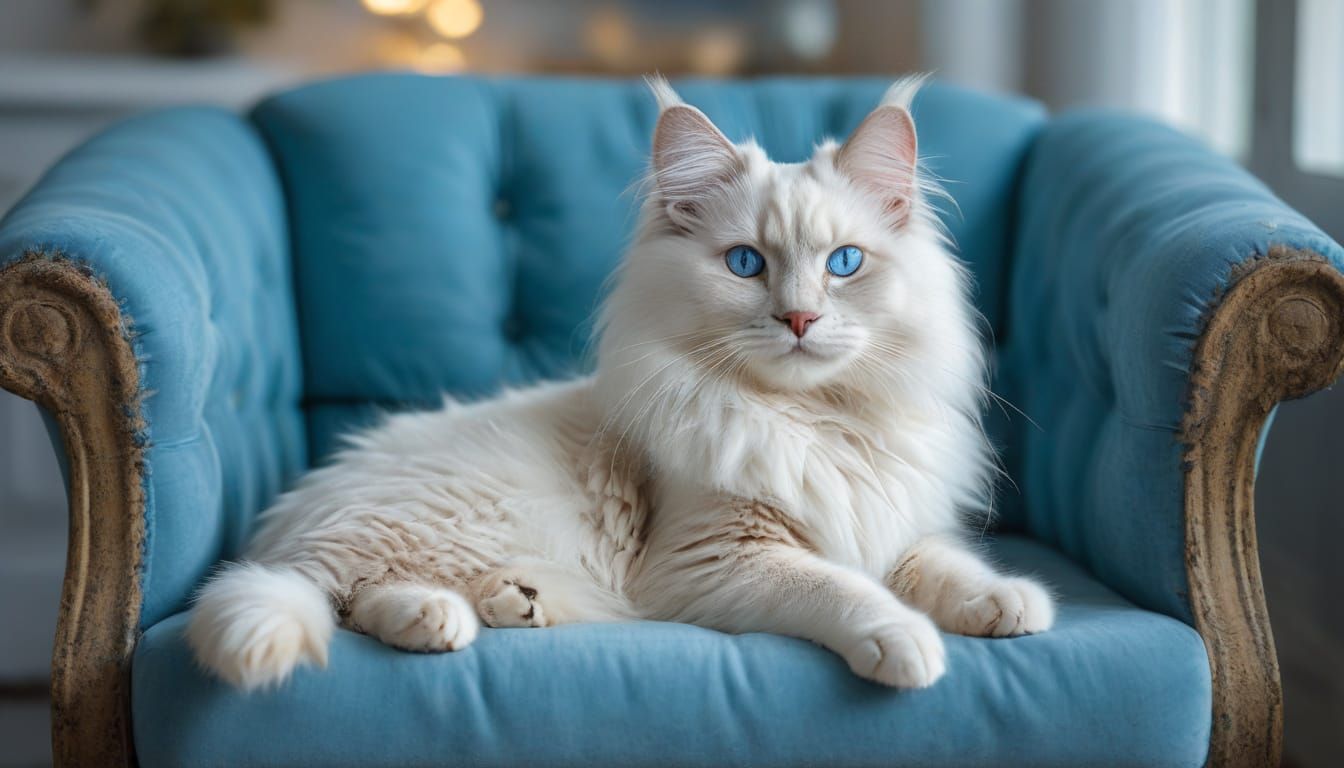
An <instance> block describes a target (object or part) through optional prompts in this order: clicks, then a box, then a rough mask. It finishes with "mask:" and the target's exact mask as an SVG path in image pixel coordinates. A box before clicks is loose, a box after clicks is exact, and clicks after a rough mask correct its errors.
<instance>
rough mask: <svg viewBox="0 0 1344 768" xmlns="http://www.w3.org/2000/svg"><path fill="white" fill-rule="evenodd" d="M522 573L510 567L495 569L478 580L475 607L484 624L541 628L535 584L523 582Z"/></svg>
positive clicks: (542, 617) (543, 612) (541, 611)
mask: <svg viewBox="0 0 1344 768" xmlns="http://www.w3.org/2000/svg"><path fill="white" fill-rule="evenodd" d="M527 581H529V580H527V579H526V577H525V576H524V575H523V574H520V573H517V572H515V571H511V570H502V571H496V572H494V573H491V574H489V575H488V576H486V577H485V579H484V580H483V581H482V582H481V586H480V588H479V590H478V592H479V594H480V599H479V600H478V601H477V602H476V608H477V610H479V611H480V614H481V618H482V619H483V620H484V621H485V623H486V626H490V627H545V626H548V623H549V622H548V621H547V618H546V609H545V608H543V607H542V604H541V595H540V594H539V593H538V592H537V589H536V587H533V586H531V585H530V584H529V583H526V582H527Z"/></svg>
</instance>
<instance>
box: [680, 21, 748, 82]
mask: <svg viewBox="0 0 1344 768" xmlns="http://www.w3.org/2000/svg"><path fill="white" fill-rule="evenodd" d="M746 53H747V51H746V46H745V45H743V43H742V37H741V36H740V35H739V34H738V33H736V32H734V31H733V30H731V29H709V30H706V31H705V32H702V33H701V34H699V35H697V36H696V37H695V38H694V39H693V40H692V41H691V50H690V60H691V61H690V63H691V68H692V69H694V70H695V71H696V72H699V73H700V74H704V75H719V76H722V75H728V74H732V73H733V72H736V71H737V69H738V68H739V67H740V66H741V64H742V60H743V59H744V58H745V57H746Z"/></svg>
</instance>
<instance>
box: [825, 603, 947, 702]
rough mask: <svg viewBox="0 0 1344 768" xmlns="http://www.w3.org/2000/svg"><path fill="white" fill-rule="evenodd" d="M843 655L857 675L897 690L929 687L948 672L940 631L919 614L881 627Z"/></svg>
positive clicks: (901, 618)
mask: <svg viewBox="0 0 1344 768" xmlns="http://www.w3.org/2000/svg"><path fill="white" fill-rule="evenodd" d="M843 656H844V658H845V661H847V662H849V668H850V669H852V670H853V671H854V674H856V675H858V676H859V677H864V678H867V679H869V680H872V681H874V682H878V683H882V684H883V685H890V686H893V687H895V688H926V687H928V686H930V685H933V684H934V682H936V681H937V680H938V678H940V677H942V676H943V672H945V671H947V653H946V651H945V650H944V649H943V638H942V637H940V636H939V635H938V628H937V627H935V626H934V624H933V622H932V621H930V620H929V619H928V617H926V616H924V615H922V614H917V613H911V614H910V615H907V616H901V617H900V618H897V619H895V620H893V621H890V622H887V623H884V624H881V625H879V626H878V627H876V628H875V629H873V630H871V631H869V632H867V633H866V634H865V635H864V637H862V638H861V639H860V640H859V642H858V644H857V645H855V646H854V648H852V649H851V650H850V651H849V652H848V653H845V654H843Z"/></svg>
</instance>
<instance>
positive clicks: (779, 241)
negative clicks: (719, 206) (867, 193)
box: [732, 139, 855, 255]
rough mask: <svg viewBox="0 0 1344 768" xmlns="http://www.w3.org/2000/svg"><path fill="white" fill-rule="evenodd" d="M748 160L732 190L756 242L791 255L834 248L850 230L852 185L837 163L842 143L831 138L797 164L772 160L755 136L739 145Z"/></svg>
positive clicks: (743, 161) (738, 149)
mask: <svg viewBox="0 0 1344 768" xmlns="http://www.w3.org/2000/svg"><path fill="white" fill-rule="evenodd" d="M735 147H736V149H737V151H738V153H739V156H740V157H741V160H742V164H743V172H742V174H741V177H740V185H739V186H738V187H737V188H735V189H733V190H732V196H733V198H734V202H735V203H736V204H737V208H736V209H735V210H736V211H737V214H738V215H740V216H743V217H747V218H749V219H750V220H751V222H752V224H753V225H754V230H755V231H754V232H752V233H751V234H752V242H754V243H756V244H758V246H759V247H762V248H765V249H768V250H771V251H774V252H777V253H780V254H781V255H782V254H787V253H790V252H792V251H794V250H800V251H803V252H817V251H821V250H823V249H828V248H832V247H834V246H835V245H836V244H837V241H838V239H839V238H841V237H843V236H844V235H845V234H846V231H845V230H846V227H845V224H846V221H847V219H848V218H852V217H847V216H846V208H847V206H849V207H850V210H851V211H852V206H853V204H854V203H855V201H854V200H853V199H852V195H851V194H850V193H851V190H850V184H849V182H848V180H846V179H845V178H844V177H843V176H842V175H841V174H840V172H839V170H838V169H837V168H836V161H835V154H836V149H837V144H836V143H835V141H834V140H831V139H827V140H825V141H823V142H822V143H821V144H819V145H818V146H817V148H816V150H815V151H814V153H813V155H812V157H811V158H809V159H808V160H805V161H803V162H798V163H784V162H776V161H774V160H771V159H770V157H769V156H768V155H767V154H766V152H765V150H764V149H762V148H761V147H760V145H758V144H757V143H756V142H755V141H752V140H748V141H746V142H741V143H738V144H736V145H735Z"/></svg>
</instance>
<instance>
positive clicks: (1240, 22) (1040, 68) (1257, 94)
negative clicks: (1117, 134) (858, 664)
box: [0, 0, 1344, 768]
mask: <svg viewBox="0 0 1344 768" xmlns="http://www.w3.org/2000/svg"><path fill="white" fill-rule="evenodd" d="M1340 40H1344V0H885V1H884V0H775V1H773V2H770V1H767V0H682V1H681V2H658V1H657V0H626V1H624V2H619V1H617V0H569V1H552V2H546V1H545V0H0V211H3V210H6V209H7V208H8V207H9V206H10V205H11V204H12V203H13V202H14V201H15V200H16V199H17V198H18V197H19V196H20V195H21V194H22V193H23V192H24V190H26V189H27V188H28V187H29V186H30V185H31V184H32V183H33V182H34V181H35V180H36V178H37V176H38V175H39V174H40V173H41V172H42V170H43V169H44V168H46V167H47V166H49V165H50V164H51V163H52V162H53V161H54V160H56V159H57V157H59V156H60V155H61V154H62V153H63V152H65V151H66V150H67V149H69V148H70V147H71V146H72V145H74V144H75V143H77V142H79V141H80V140H81V139H83V138H85V137H87V136H88V135H90V134H92V133H93V132H95V131H97V130H98V129H99V128H100V127H102V126H104V125H105V124H107V123H108V122H109V121H112V120H115V119H117V118H118V117H120V116H123V115H126V114H128V113H132V112H137V111H140V110H145V109H150V108H154V107H159V106H165V105H170V104H177V103H182V102H195V103H200V102H210V103H217V104H223V105H227V106H230V107H235V108H240V109H241V108H245V107H246V106H247V105H249V104H250V103H252V102H253V101H254V100H256V99H257V98H258V97H259V96H261V95H262V94H265V93H267V92H269V91H273V90H276V89H281V88H284V87H286V86H289V85H292V84H295V83H298V82H300V81H304V80H309V79H312V78H317V77H326V76H331V75H334V74H339V73H345V72H352V71H359V70H369V69H412V70H419V71H422V72H427V73H433V74H440V75H444V76H452V75H456V74H459V73H547V74H557V73H570V74H586V75H602V76H630V75H642V74H644V73H648V72H653V71H655V70H657V71H661V72H663V73H665V74H668V75H671V76H676V75H681V74H696V75H702V76H717V77H735V76H759V75H768V74H776V73H789V74H849V73H865V74H868V73H877V74H884V75H895V74H898V73H903V72H909V71H912V70H930V71H933V72H934V73H935V76H936V77H937V78H939V79H941V80H944V81H950V82H954V83H959V84H963V85H967V86H970V87H974V88H979V89H986V90H994V91H1009V92H1018V93H1023V94H1026V95H1028V96H1031V97H1033V98H1036V99H1039V100H1041V101H1042V102H1044V103H1045V104H1046V105H1048V106H1049V107H1050V108H1051V109H1054V110H1064V109H1070V108H1075V107H1083V106H1112V107H1119V108H1124V109H1132V110H1138V111H1142V112H1146V113H1149V114H1152V115H1154V116H1157V117H1158V118H1160V119H1163V120H1167V121H1169V122H1171V123H1173V124H1175V125H1178V126H1180V127H1181V128H1183V129H1185V130H1188V131H1190V132H1192V133H1195V134H1197V135H1199V136H1201V137H1203V138H1204V139H1205V140H1206V141H1208V142H1209V143H1210V144H1212V145H1213V146H1215V147H1216V148H1218V149H1219V150H1220V151H1222V152H1225V153H1227V154H1230V155H1232V156H1234V157H1235V158H1237V159H1238V160H1239V161H1240V162H1242V163H1243V164H1245V165H1246V166H1247V167H1248V168H1250V169H1251V170H1252V171H1253V172H1254V173H1256V174H1257V175H1259V176H1260V177H1261V178H1262V179H1264V180H1265V181H1266V182H1267V183H1268V184H1269V185H1270V186H1271V187H1273V188H1274V189H1275V191H1276V192H1277V193H1278V194H1279V195H1280V196H1281V197H1283V198H1285V199H1286V200H1287V201H1288V202H1289V203H1290V204H1292V205H1294V206H1296V207H1297V208H1299V209H1300V210H1302V211H1304V212H1305V213H1306V214H1307V215H1308V216H1309V217H1311V218H1312V219H1314V220H1315V221H1316V222H1317V223H1318V224H1319V225H1321V226H1322V227H1323V228H1325V229H1326V230H1327V231H1328V232H1330V233H1331V234H1332V235H1333V236H1334V237H1335V238H1336V239H1339V240H1344V46H1341V45H1340V44H1339V41H1340ZM1340 457H1344V393H1340V392H1337V391H1336V392H1326V393H1322V394H1320V395H1317V396H1315V397H1313V398H1310V399H1308V400H1305V401H1300V402H1295V403H1291V404H1288V405H1287V406H1285V407H1283V408H1282V409H1281V410H1280V412H1279V414H1278V417H1277V422H1276V427H1275V430H1274V431H1273V433H1272V434H1271V435H1270V438H1269V441H1268V445H1267V447H1266V449H1265V452H1264V460H1263V464H1262V468H1261V476H1260V479H1259V482H1258V485H1257V492H1256V495H1257V510H1258V516H1259V530H1260V536H1261V545H1262V546H1261V553H1262V560H1263V567H1264V572H1265V581H1266V591H1267V593H1268V597H1269V607H1270V613H1271V614H1272V616H1273V621H1274V629H1275V636H1276V639H1277V642H1278V650H1279V655H1280V659H1281V665H1282V672H1283V678H1284V686H1285V689H1286V697H1287V701H1286V712H1287V727H1286V730H1287V755H1286V762H1287V764H1289V765H1291V766H1302V767H1304V768H1306V767H1314V766H1333V765H1337V764H1338V762H1337V761H1338V755H1339V754H1341V753H1344V612H1340V611H1338V610H1335V609H1334V608H1333V606H1336V605H1337V604H1338V597H1337V595H1336V585H1339V584H1341V583H1344V557H1341V556H1339V555H1338V554H1337V549H1338V548H1339V546H1340V544H1339V542H1341V541H1344V514H1340V513H1342V512H1344V479H1342V476H1344V473H1339V474H1336V473H1338V472H1339V470H1340V462H1341V461H1342V460H1344V459H1341V458H1340ZM64 548H65V500H64V492H63V489H62V485H61V481H60V476H59V471H58V469H57V465H56V461H55V458H54V454H53V453H52V451H51V449H50V447H49V444H48V441H47V438H46V435H45V432H44V431H43V429H42V425H41V422H40V420H39V418H38V416H37V414H36V412H35V409H33V407H32V406H31V405H29V404H28V403H26V402H23V401H20V400H18V399H17V398H14V397H12V396H10V395H8V394H6V393H3V392H0V768H3V767H7V766H17V765H42V764H45V763H47V762H48V761H49V755H48V752H49V748H48V743H47V701H46V686H47V667H48V662H49V656H50V647H51V640H52V634H53V631H54V627H55V620H56V611H57V607H58V604H59V593H60V582H61V575H62V571H63V559H64Z"/></svg>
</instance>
